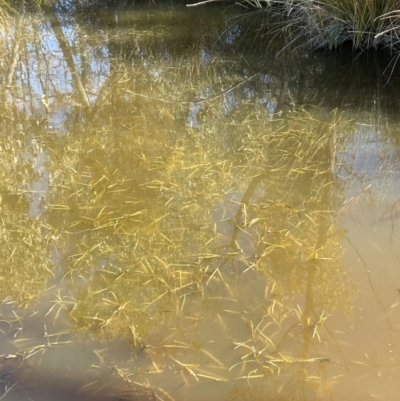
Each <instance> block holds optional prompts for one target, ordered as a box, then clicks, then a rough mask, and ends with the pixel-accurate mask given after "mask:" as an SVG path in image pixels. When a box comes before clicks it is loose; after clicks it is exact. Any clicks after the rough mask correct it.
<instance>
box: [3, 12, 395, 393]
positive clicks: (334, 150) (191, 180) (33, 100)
mask: <svg viewBox="0 0 400 401" xmlns="http://www.w3.org/2000/svg"><path fill="white" fill-rule="evenodd" d="M231 12H233V11H231ZM89 17H90V18H92V19H93V20H92V24H93V25H91V26H88V27H84V26H83V25H81V24H79V23H78V22H76V21H71V17H68V18H67V17H66V16H63V15H59V14H54V13H53V14H51V15H48V16H47V17H46V18H47V19H46V20H40V19H38V18H36V17H28V16H25V17H24V19H17V20H16V21H15V24H11V25H10V26H8V27H6V28H5V29H7V31H6V32H7V33H6V35H5V36H4V39H3V41H2V42H1V44H0V45H1V46H2V47H3V52H4V54H7V55H8V59H7V60H8V61H7V66H6V68H3V70H2V71H1V74H2V75H1V76H2V79H3V82H5V83H6V87H5V88H3V92H2V95H3V98H4V100H5V101H4V103H3V104H2V106H1V109H0V112H1V114H2V115H3V116H4V118H3V119H2V122H1V125H2V128H3V132H4V136H3V144H2V148H1V153H0V157H1V159H2V165H3V166H4V169H3V172H2V181H1V187H0V191H1V192H0V193H1V196H2V198H1V199H2V203H1V233H2V238H3V241H2V244H1V246H0V254H1V260H2V262H1V273H0V275H1V277H2V280H1V282H0V294H1V297H2V300H3V305H2V309H1V314H2V321H1V322H0V329H1V339H2V341H1V350H2V353H3V354H4V356H3V358H2V359H1V361H0V368H1V371H0V373H1V375H2V378H3V379H4V388H3V391H4V393H5V392H6V391H9V392H8V393H7V396H9V397H14V398H15V399H22V398H24V397H29V398H30V399H41V400H45V399H49V400H51V399H61V398H60V397H64V399H90V398H93V399H104V400H111V399H120V400H142V399H152V398H154V399H161V400H181V399H182V400H183V399H191V400H197V399H198V400H205V399H208V400H215V399H221V398H225V399H227V400H246V399H256V400H257V399H260V400H261V399H263V400H264V399H271V400H272V399H274V400H290V399H299V400H314V399H315V400H324V399H340V398H343V397H347V398H349V397H353V396H355V397H362V398H363V399H368V398H367V397H378V398H379V397H380V398H382V399H385V400H391V399H393V400H394V399H396V397H397V393H398V389H397V384H396V383H397V381H396V379H397V375H398V364H397V362H396V360H398V358H397V359H396V356H397V354H398V352H399V350H398V338H397V336H398V334H397V333H398V325H397V323H396V318H397V317H398V313H399V312H398V307H397V305H398V302H397V298H398V291H397V288H396V284H395V282H396V280H399V277H398V272H397V271H396V269H395V268H393V267H392V266H394V265H395V264H396V263H398V259H399V254H398V251H397V247H396V243H398V241H399V238H398V237H399V232H398V219H397V217H398V199H399V187H398V185H397V182H399V181H398V178H399V172H398V171H399V169H398V162H397V160H398V157H397V155H398V151H397V149H398V137H397V135H396V126H395V121H394V122H393V121H392V120H390V119H389V117H391V113H390V110H389V108H386V107H384V105H385V104H390V102H389V100H388V99H389V97H388V96H392V95H393V94H391V86H387V87H386V89H385V88H383V87H381V86H380V84H376V83H372V84H371V88H372V89H371V91H370V92H369V91H366V92H364V95H363V96H364V97H363V99H364V100H365V101H363V102H362V103H361V104H360V102H358V101H356V99H357V97H360V92H359V91H358V92H355V90H356V89H354V88H355V87H354V86H351V88H352V92H351V93H350V94H349V92H348V85H347V84H346V86H345V87H342V86H341V85H340V84H338V82H337V79H336V78H337V77H336V75H335V74H336V72H335V71H336V70H330V69H327V67H326V66H325V65H324V63H325V62H326V60H327V59H328V56H326V57H325V56H322V55H316V56H315V57H314V56H313V57H308V56H307V55H306V54H292V55H289V54H288V55H285V57H281V58H275V57H272V56H273V55H274V54H273V53H271V56H270V57H265V58H260V57H259V53H257V54H254V53H252V52H251V50H252V48H251V47H250V46H248V51H247V52H246V51H243V50H242V57H238V56H237V51H238V49H240V48H241V49H243V47H240V46H243V44H244V43H245V41H246V40H247V39H246V36H243V35H242V32H246V31H247V30H248V26H246V21H245V20H239V21H238V22H237V24H236V25H232V26H231V29H228V30H226V28H225V27H224V26H223V24H222V22H223V21H222V20H221V19H223V18H229V14H228V15H221V14H220V13H216V12H215V9H213V11H212V12H211V13H210V14H207V11H205V10H204V9H201V11H199V12H198V14H196V12H194V11H190V12H189V13H186V12H184V11H183V10H178V11H173V10H170V9H160V10H158V9H156V8H150V9H144V10H142V11H139V10H135V12H134V13H128V12H125V13H121V14H110V15H108V14H107V15H103V14H101V13H100V12H98V13H93V14H91V15H90V16H87V18H89ZM193 26H196V27H198V28H196V29H193ZM94 28H95V29H94ZM216 38H221V40H216ZM272 50H273V46H271V52H272ZM16 55H17V56H18V57H17V56H16ZM17 59H19V62H16V60H17ZM10 77H11V78H10ZM327 77H329V78H327ZM10 80H11V81H10ZM356 84H357V83H356ZM332 88H335V91H334V93H333V92H332ZM373 88H378V89H379V93H378V91H377V90H375V89H373ZM367 89H368V88H367ZM346 91H347V92H346ZM353 91H354V92H353ZM385 91H387V92H388V93H385ZM344 93H347V94H346V96H344V95H343V94H344ZM347 101H348V102H350V104H347V103H346V102H347ZM390 101H393V97H390ZM367 106H368V107H367ZM377 369H378V372H380V373H379V376H378V378H379V380H376V381H373V380H372V378H373V377H375V376H374V375H375V374H376V373H375V371H376V370H377Z"/></svg>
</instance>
